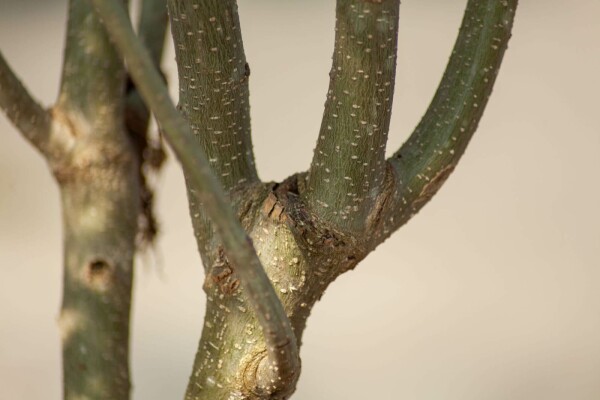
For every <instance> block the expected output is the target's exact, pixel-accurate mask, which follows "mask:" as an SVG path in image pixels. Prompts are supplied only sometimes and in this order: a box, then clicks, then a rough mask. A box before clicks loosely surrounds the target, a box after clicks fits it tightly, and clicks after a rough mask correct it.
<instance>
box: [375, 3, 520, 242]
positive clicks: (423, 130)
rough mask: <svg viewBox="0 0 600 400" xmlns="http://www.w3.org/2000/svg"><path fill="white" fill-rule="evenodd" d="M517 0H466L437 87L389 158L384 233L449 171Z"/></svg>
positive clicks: (493, 71) (496, 64) (473, 120)
mask: <svg viewBox="0 0 600 400" xmlns="http://www.w3.org/2000/svg"><path fill="white" fill-rule="evenodd" d="M517 3H518V0H469V2H468V4H467V8H466V10H465V15H464V18H463V21H462V25H461V28H460V32H459V35H458V38H457V40H456V44H455V45H454V49H453V51H452V56H451V57H450V60H449V62H448V66H447V67H446V71H445V72H444V76H443V78H442V81H441V83H440V85H439V87H438V89H437V92H436V94H435V96H434V98H433V100H432V102H431V104H430V105H429V108H428V109H427V112H426V113H425V115H424V116H423V119H422V120H421V122H420V123H419V125H418V126H417V127H416V129H415V131H414V132H413V133H412V135H411V136H410V138H409V139H408V140H407V141H406V143H404V144H403V145H402V147H401V148H400V150H399V151H398V152H396V153H395V154H394V156H393V157H391V158H390V160H389V162H390V163H391V165H392V166H393V168H394V171H395V179H396V187H397V192H396V194H395V202H390V203H389V204H391V207H390V209H389V210H388V211H389V214H388V215H384V216H383V218H384V219H385V221H384V224H385V229H383V231H385V232H386V235H387V234H389V233H390V232H393V231H394V230H395V229H397V228H398V227H399V226H401V225H402V224H404V223H405V222H406V221H407V220H408V219H410V217H411V216H412V215H414V214H415V213H416V212H417V211H419V209H420V208H421V207H423V205H425V203H427V202H428V201H429V200H430V199H431V197H432V196H433V195H434V194H435V193H436V192H437V190H438V189H439V188H440V187H441V185H442V184H443V183H444V181H445V180H446V178H448V176H449V175H450V173H451V172H452V171H453V169H454V167H455V166H456V164H457V163H458V160H459V159H460V157H461V156H462V154H463V153H464V151H465V148H466V147H467V144H468V143H469V140H470V139H471V137H472V136H473V133H474V132H475V130H476V129H477V125H478V123H479V120H480V119H481V117H482V115H483V111H484V109H485V106H486V104H487V101H488V98H489V97H490V94H491V92H492V88H493V86H494V82H495V80H496V76H497V74H498V71H499V69H500V64H501V62H502V57H503V56H504V52H505V50H506V48H507V44H508V40H509V39H510V36H511V30H512V25H513V20H514V16H515V11H516V7H517Z"/></svg>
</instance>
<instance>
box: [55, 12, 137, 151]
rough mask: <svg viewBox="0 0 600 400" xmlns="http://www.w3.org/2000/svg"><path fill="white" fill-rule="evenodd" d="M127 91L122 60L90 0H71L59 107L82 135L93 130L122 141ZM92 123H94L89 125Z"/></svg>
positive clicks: (95, 133) (94, 132) (96, 133)
mask: <svg viewBox="0 0 600 400" xmlns="http://www.w3.org/2000/svg"><path fill="white" fill-rule="evenodd" d="M121 1H124V0H121ZM124 91H125V68H124V65H123V62H122V60H121V59H120V57H119V56H118V54H117V53H116V51H115V49H114V47H113V46H112V44H111V43H110V40H109V39H108V36H107V35H106V33H105V32H104V29H103V28H102V25H101V23H100V21H99V20H98V18H97V17H96V16H95V14H94V13H93V10H92V7H91V3H90V1H89V0H70V1H69V18H68V24H67V35H66V46H65V53H64V62H63V70H62V77H61V86H60V94H59V98H58V101H57V107H58V108H60V109H62V110H65V111H66V112H67V113H68V114H69V116H70V119H71V121H70V122H71V124H74V125H76V129H77V130H78V131H80V132H79V133H80V134H91V133H92V132H93V134H94V135H95V136H106V137H113V138H117V139H119V140H120V139H122V137H120V133H121V132H119V131H120V129H119V128H120V125H122V121H123V117H122V116H123V109H124V106H125V96H124ZM103 116H107V118H103ZM94 121H97V122H98V123H97V124H94ZM109 122H114V123H117V124H119V125H118V126H115V125H113V124H109ZM89 123H92V124H93V126H86V124H89ZM117 132H118V133H117Z"/></svg>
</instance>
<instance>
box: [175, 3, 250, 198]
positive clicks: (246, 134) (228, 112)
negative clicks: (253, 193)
mask: <svg viewBox="0 0 600 400" xmlns="http://www.w3.org/2000/svg"><path fill="white" fill-rule="evenodd" d="M168 4H169V15H170V18H171V30H172V33H173V41H174V42H175V54H176V58H177V69H178V72H179V109H180V110H181V113H182V114H183V115H184V116H185V118H186V119H187V120H188V121H189V122H190V125H191V127H192V130H193V132H194V135H195V138H196V140H197V141H198V142H199V143H200V145H201V146H202V149H203V150H204V153H205V154H206V156H207V157H208V159H209V161H210V165H211V167H212V168H213V170H214V171H215V174H216V176H217V178H218V179H219V181H220V182H221V185H223V187H224V188H225V190H226V191H229V190H230V189H232V188H233V187H235V186H236V185H239V184H244V183H249V182H256V181H257V180H258V175H257V173H256V167H255V165H254V154H253V152H252V138H251V132H250V102H249V91H248V79H249V75H250V69H249V67H248V64H247V63H246V56H245V54H244V46H243V43H242V34H241V29H240V22H239V17H238V12H237V4H236V1H235V0H201V1H192V0H169V1H168Z"/></svg>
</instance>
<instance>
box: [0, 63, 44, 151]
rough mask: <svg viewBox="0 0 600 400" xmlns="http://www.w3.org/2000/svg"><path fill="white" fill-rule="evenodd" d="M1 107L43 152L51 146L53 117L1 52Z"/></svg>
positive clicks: (24, 134) (25, 135)
mask: <svg viewBox="0 0 600 400" xmlns="http://www.w3.org/2000/svg"><path fill="white" fill-rule="evenodd" d="M0 109H2V110H3V111H4V113H5V114H6V117H7V118H8V119H9V120H10V121H11V122H12V123H13V124H14V125H15V126H16V127H17V129H19V131H21V133H22V134H23V136H24V137H25V138H26V139H27V140H28V141H29V142H31V144H32V145H33V146H35V147H36V148H37V149H38V150H39V151H40V152H41V153H42V154H44V155H47V154H48V151H49V147H50V131H51V125H52V118H51V116H50V114H49V113H48V112H47V111H46V110H44V108H43V107H42V106H41V105H40V104H39V103H38V102H37V101H36V100H35V99H34V98H33V97H32V96H31V94H29V92H28V91H27V89H26V88H25V86H23V84H22V83H21V81H19V78H17V76H16V75H15V74H14V72H13V71H12V69H11V68H10V66H9V65H8V63H7V62H6V60H5V59H4V56H3V55H2V53H1V52H0Z"/></svg>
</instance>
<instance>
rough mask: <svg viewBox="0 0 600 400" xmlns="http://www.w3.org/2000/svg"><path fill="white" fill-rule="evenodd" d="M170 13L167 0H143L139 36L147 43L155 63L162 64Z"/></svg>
mask: <svg viewBox="0 0 600 400" xmlns="http://www.w3.org/2000/svg"><path fill="white" fill-rule="evenodd" d="M168 24H169V15H168V13H167V2H166V0H143V1H142V11H141V13H140V20H139V24H138V36H139V38H140V40H141V41H142V43H144V44H145V45H146V48H147V49H148V52H149V53H150V58H152V61H154V64H155V65H157V66H160V60H161V59H162V53H163V50H164V47H165V46H164V43H165V35H166V32H167V25H168Z"/></svg>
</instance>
